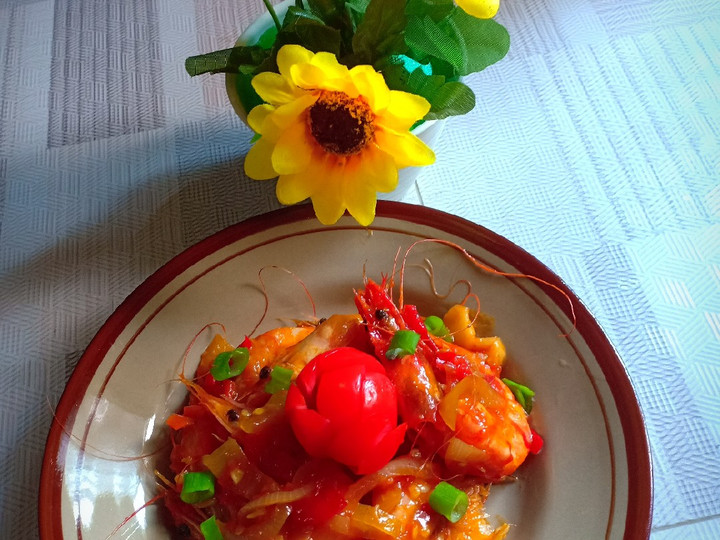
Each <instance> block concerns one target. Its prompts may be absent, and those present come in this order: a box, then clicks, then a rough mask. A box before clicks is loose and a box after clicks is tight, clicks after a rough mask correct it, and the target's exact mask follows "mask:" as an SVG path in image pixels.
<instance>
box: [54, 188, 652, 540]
mask: <svg viewBox="0 0 720 540" xmlns="http://www.w3.org/2000/svg"><path fill="white" fill-rule="evenodd" d="M423 238H438V239H443V240H449V241H452V242H455V243H457V244H459V245H461V246H463V247H464V248H466V249H467V250H468V251H469V252H470V253H472V254H473V255H474V256H475V257H476V258H477V259H478V260H480V261H482V262H483V263H484V264H486V265H488V266H490V267H492V268H495V269H498V270H500V271H503V272H508V273H522V274H531V275H534V276H537V277H539V278H542V279H543V280H545V281H547V282H549V283H552V284H554V285H556V286H558V287H560V288H562V289H564V290H567V287H566V286H565V285H564V284H563V283H562V282H561V281H560V280H559V279H558V278H557V277H556V276H555V275H554V274H552V273H551V272H550V271H549V270H548V269H547V268H545V267H544V266H543V265H542V264H541V263H539V262H538V261H537V260H535V259H534V258H533V257H531V256H530V255H528V254H527V253H526V252H524V251H523V250H521V249H520V248H518V247H517V246H515V245H513V244H511V243H510V242H509V241H507V240H505V239H504V238H502V237H500V236H498V235H496V234H494V233H492V232H490V231H488V230H486V229H484V228H482V227H480V226H478V225H475V224H472V223H469V222H467V221H464V220H462V219H459V218H457V217H455V216H451V215H448V214H444V213H441V212H438V211H434V210H430V209H427V208H424V207H418V206H411V205H406V204H401V203H393V202H381V203H379V205H378V217H377V219H376V220H375V222H374V224H373V226H372V228H371V229H365V228H362V227H359V226H358V225H357V224H356V223H355V222H354V221H352V220H350V219H349V218H343V219H342V220H341V221H340V222H339V223H338V224H337V225H335V226H331V227H323V226H321V225H319V224H318V223H317V221H316V220H315V219H314V217H313V215H312V212H311V210H310V208H309V207H307V206H301V207H292V208H288V209H284V210H281V211H278V212H274V213H271V214H267V215H264V216H261V217H258V218H254V219H251V220H249V221H247V222H244V223H241V224H238V225H236V226H233V227H230V228H228V229H226V230H224V231H222V232H220V233H217V234H216V235H214V236H212V237H210V238H208V239H206V240H204V241H203V242H200V243H199V244H197V245H195V246H193V247H192V248H190V249H188V250H187V251H185V252H183V253H182V254H181V255H179V256H177V257H176V258H174V259H173V260H171V261H170V262H169V263H168V264H166V265H165V266H164V267H162V268H161V269H160V270H158V271H157V272H156V273H155V274H154V275H153V276H151V277H150V278H149V279H148V280H147V281H146V282H145V283H143V284H142V285H141V286H140V287H139V288H138V289H137V290H136V291H135V292H134V293H133V294H132V295H130V296H129V297H128V299H127V300H126V301H125V302H124V303H123V304H122V305H121V306H120V308H119V309H118V310H117V311H116V312H115V313H114V314H113V315H112V316H111V317H110V319H108V321H107V322H106V323H105V325H104V326H103V327H102V329H101V330H100V331H99V333H98V334H97V336H96V337H95V338H94V339H93V341H92V343H91V344H90V345H89V347H88V348H87V350H86V351H85V354H84V355H83V357H82V359H81V360H80V362H79V364H78V366H77V368H76V369H75V372H74V373H73V375H72V377H71V379H70V382H69V383H68V386H67V388H66V390H65V392H64V394H63V396H62V399H61V401H60V403H59V405H58V409H57V422H56V423H55V424H54V425H53V427H52V430H51V432H50V435H49V437H48V442H47V450H46V454H45V460H44V465H43V471H42V481H41V491H40V531H41V536H42V538H43V539H45V540H50V539H60V538H65V539H68V538H73V539H74V538H88V539H104V538H107V537H108V535H111V534H113V532H114V531H115V533H114V534H115V537H117V538H130V537H132V538H167V537H169V536H170V534H169V532H168V531H167V529H166V528H165V526H164V523H163V520H162V511H161V510H160V508H159V507H158V506H157V505H155V506H150V507H148V508H146V509H143V510H141V511H139V512H138V511H137V510H138V509H139V508H141V507H142V506H143V505H144V503H146V501H149V500H151V499H152V498H153V497H154V495H155V494H156V489H155V482H154V478H153V470H154V469H155V468H156V467H159V468H161V467H162V459H163V458H162V456H163V454H164V452H167V448H166V446H164V445H166V441H167V436H168V433H167V428H166V427H165V425H164V421H165V419H166V418H167V416H168V415H169V414H170V413H171V412H173V411H175V410H176V409H177V408H178V407H179V406H180V405H181V404H182V402H183V400H184V399H185V393H184V389H183V387H182V386H181V385H180V384H179V383H177V382H176V376H177V374H178V372H179V371H180V369H181V367H182V366H181V365H182V359H183V356H184V354H185V351H186V349H187V348H188V347H189V346H190V344H191V343H193V339H194V338H195V336H197V340H196V341H195V342H194V344H193V345H192V347H191V349H190V354H188V356H187V365H186V367H185V369H186V371H188V372H192V371H194V368H195V366H196V364H197V361H198V355H199V352H200V350H201V349H202V348H203V347H204V346H205V344H207V343H208V341H209V339H210V338H211V336H212V332H213V331H212V330H201V329H202V328H203V327H204V326H205V325H206V324H208V323H211V322H214V323H220V324H223V325H224V326H225V328H226V332H227V334H228V336H229V338H230V341H231V342H237V343H239V342H240V341H242V338H243V336H244V335H245V334H246V333H248V332H250V331H251V330H252V329H253V327H254V326H255V325H256V323H257V322H258V320H259V319H260V318H261V315H262V313H263V309H264V306H265V304H264V296H263V293H262V287H261V286H260V281H259V278H258V276H259V273H260V275H261V276H262V278H263V282H264V283H265V288H266V291H267V294H268V298H269V311H268V315H267V316H266V317H265V319H264V321H263V323H262V325H261V327H260V329H259V331H260V330H263V329H269V328H271V327H273V326H278V325H279V322H281V321H282V320H287V319H303V318H310V317H312V316H313V304H312V303H311V302H310V300H309V299H308V296H307V295H306V294H305V292H304V291H303V288H302V287H301V286H300V285H299V280H301V281H302V283H304V284H305V286H306V287H307V290H308V291H309V294H310V296H311V297H312V300H313V302H314V305H315V306H316V310H317V311H316V315H317V316H318V317H323V316H328V315H330V314H332V313H351V312H355V309H354V304H353V299H352V293H353V288H360V287H362V283H363V276H364V275H367V276H368V277H370V278H373V279H376V280H377V279H380V277H381V275H382V274H383V273H385V274H387V273H390V272H391V271H392V269H393V262H394V260H395V258H396V255H397V254H398V253H404V251H405V250H406V249H407V248H408V246H410V245H411V244H412V243H414V242H416V241H417V240H419V239H423ZM428 261H429V262H430V264H431V265H432V273H433V275H434V278H435V287H436V289H437V291H438V292H446V291H447V290H449V288H450V287H451V285H452V284H453V283H456V282H458V281H462V280H467V281H468V282H470V283H471V284H472V288H473V291H474V292H475V293H477V294H478V296H479V298H480V300H481V302H482V309H483V311H486V312H488V313H490V314H492V315H493V316H494V317H495V320H496V333H497V334H498V335H499V336H501V337H502V338H503V340H504V342H505V344H506V346H507V349H508V355H509V359H508V368H507V369H508V370H509V374H510V375H511V376H513V378H516V379H519V380H521V381H523V382H525V383H527V384H528V385H529V386H530V387H531V388H533V389H534V390H535V391H536V402H535V403H536V404H535V408H534V409H533V415H532V418H533V424H534V427H535V429H536V430H537V431H538V432H540V433H541V434H542V435H543V437H544V439H545V441H546V444H545V448H544V450H543V451H542V452H541V453H540V454H539V455H537V456H531V457H530V458H529V459H528V461H527V462H526V463H525V464H524V465H523V467H522V468H521V469H520V471H519V474H518V479H517V481H516V482H514V483H511V484H505V485H500V486H495V487H494V488H493V490H492V491H491V495H490V499H489V501H488V511H489V512H490V513H491V514H493V515H496V516H499V517H501V518H502V519H505V520H507V521H508V522H510V523H511V524H512V525H513V526H512V529H511V532H510V534H509V536H508V538H509V539H511V540H512V539H530V538H532V539H534V540H542V539H547V540H557V539H558V538H583V539H620V538H624V539H632V540H637V539H640V538H647V537H648V535H649V530H650V515H651V506H652V488H651V468H650V456H649V452H648V443H647V438H646V434H645V429H644V425H643V421H642V417H641V414H640V410H639V407H638V404H637V401H636V399H635V395H634V393H633V390H632V387H631V385H630V382H629V380H628V378H627V375H626V373H625V370H624V368H623V365H622V363H621V362H620V360H619V359H618V357H617V355H616V353H615V351H614V350H613V348H612V346H611V345H610V343H609V342H608V340H607V338H606V337H605V336H604V334H603V333H602V331H601V329H600V327H599V326H598V324H597V323H596V322H595V321H594V319H593V318H592V317H591V315H590V314H589V313H588V311H587V310H586V309H585V308H584V307H583V305H582V304H581V302H580V301H579V300H578V299H577V298H576V297H575V296H573V295H572V293H570V292H569V291H568V295H569V297H570V301H571V302H572V305H573V307H574V311H575V316H576V322H575V325H574V328H573V322H572V317H571V311H570V304H569V303H568V299H567V298H565V297H564V296H563V295H561V294H560V293H558V292H557V291H556V290H555V289H553V288H551V287H548V286H546V285H541V284H538V283H536V282H534V281H532V280H529V279H525V278H510V277H502V276H499V275H494V274H491V273H488V272H484V271H481V270H479V269H478V268H476V267H474V266H473V265H471V264H470V263H469V262H468V261H467V260H466V259H464V258H463V257H462V256H461V255H460V254H459V253H458V252H457V251H455V250H453V249H451V248H449V247H447V246H445V245H441V244H437V243H422V244H418V245H417V246H416V247H415V248H414V249H413V250H412V251H411V252H410V255H409V259H408V269H407V272H406V277H405V287H404V289H405V299H406V302H410V303H416V304H418V305H419V307H420V309H421V312H424V313H439V312H441V311H442V308H443V307H445V306H447V305H449V303H450V302H451V301H452V300H455V301H458V300H459V299H460V298H461V297H462V296H463V295H464V291H461V290H460V289H462V287H459V288H456V289H455V292H454V293H453V295H455V296H456V297H453V296H451V297H450V299H448V300H441V299H439V298H437V297H435V296H434V295H433V292H432V286H431V284H430V281H429V278H428V272H427V269H428ZM261 270H262V272H261ZM285 270H289V271H291V272H292V273H288V272H286V271H285ZM129 516H132V517H131V518H130V519H127V518H128V517H129ZM121 524H122V526H121V527H120V528H119V529H117V527H118V526H120V525H121Z"/></svg>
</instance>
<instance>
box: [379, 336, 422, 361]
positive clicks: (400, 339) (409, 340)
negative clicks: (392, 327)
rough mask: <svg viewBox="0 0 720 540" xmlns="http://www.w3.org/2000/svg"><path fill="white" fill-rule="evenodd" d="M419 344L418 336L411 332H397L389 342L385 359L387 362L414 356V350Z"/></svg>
mask: <svg viewBox="0 0 720 540" xmlns="http://www.w3.org/2000/svg"><path fill="white" fill-rule="evenodd" d="M418 343H420V334H418V333H417V332H413V331H412V330H398V331H397V332H395V335H394V336H393V337H392V339H391V340H390V347H388V350H387V352H386V353H385V357H386V358H387V359H388V360H395V359H397V358H401V357H403V356H407V355H408V354H415V349H416V348H417V345H418Z"/></svg>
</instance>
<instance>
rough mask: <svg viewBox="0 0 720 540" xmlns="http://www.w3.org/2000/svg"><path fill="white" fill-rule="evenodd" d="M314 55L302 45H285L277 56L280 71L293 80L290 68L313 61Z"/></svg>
mask: <svg viewBox="0 0 720 540" xmlns="http://www.w3.org/2000/svg"><path fill="white" fill-rule="evenodd" d="M312 57H313V53H312V52H311V51H308V50H307V49H306V48H305V47H301V46H300V45H283V46H282V48H281V49H280V50H279V51H278V54H277V65H278V71H280V74H281V75H282V76H283V77H285V78H286V79H288V81H289V80H291V77H290V67H291V66H292V65H293V64H303V63H306V62H310V60H312Z"/></svg>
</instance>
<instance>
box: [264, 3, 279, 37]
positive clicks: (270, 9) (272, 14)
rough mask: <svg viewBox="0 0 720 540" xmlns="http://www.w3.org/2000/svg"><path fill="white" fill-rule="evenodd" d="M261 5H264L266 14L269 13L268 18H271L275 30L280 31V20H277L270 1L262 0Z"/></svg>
mask: <svg viewBox="0 0 720 540" xmlns="http://www.w3.org/2000/svg"><path fill="white" fill-rule="evenodd" d="M263 4H265V7H266V8H267V10H268V12H269V13H270V16H271V17H272V20H273V22H274V23H275V28H277V29H278V32H279V31H280V19H278V16H277V13H275V8H274V7H273V5H272V4H271V3H270V0H263Z"/></svg>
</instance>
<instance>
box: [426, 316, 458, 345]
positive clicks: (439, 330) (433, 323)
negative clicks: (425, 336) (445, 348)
mask: <svg viewBox="0 0 720 540" xmlns="http://www.w3.org/2000/svg"><path fill="white" fill-rule="evenodd" d="M425 328H427V331H428V332H429V333H430V334H432V335H433V336H437V337H439V338H441V339H444V340H445V341H448V342H450V343H452V342H453V341H454V339H453V337H452V334H450V330H449V329H448V327H447V326H445V322H444V321H443V320H442V319H441V318H440V317H437V316H436V315H430V316H429V317H426V318H425Z"/></svg>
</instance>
